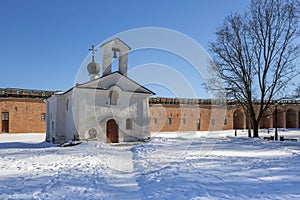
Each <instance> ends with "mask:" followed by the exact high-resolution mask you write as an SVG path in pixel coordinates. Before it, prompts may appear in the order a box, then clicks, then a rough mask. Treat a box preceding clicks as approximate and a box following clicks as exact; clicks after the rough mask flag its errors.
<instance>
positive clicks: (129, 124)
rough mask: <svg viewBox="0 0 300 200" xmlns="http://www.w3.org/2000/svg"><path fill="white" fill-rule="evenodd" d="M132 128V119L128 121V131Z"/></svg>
mask: <svg viewBox="0 0 300 200" xmlns="http://www.w3.org/2000/svg"><path fill="white" fill-rule="evenodd" d="M132 127H133V124H132V119H130V118H128V119H126V129H127V130H129V129H132Z"/></svg>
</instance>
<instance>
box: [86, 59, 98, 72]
mask: <svg viewBox="0 0 300 200" xmlns="http://www.w3.org/2000/svg"><path fill="white" fill-rule="evenodd" d="M87 70H88V72H89V74H99V72H100V65H99V64H98V63H96V62H95V61H94V60H93V61H92V62H91V63H89V64H88V66H87Z"/></svg>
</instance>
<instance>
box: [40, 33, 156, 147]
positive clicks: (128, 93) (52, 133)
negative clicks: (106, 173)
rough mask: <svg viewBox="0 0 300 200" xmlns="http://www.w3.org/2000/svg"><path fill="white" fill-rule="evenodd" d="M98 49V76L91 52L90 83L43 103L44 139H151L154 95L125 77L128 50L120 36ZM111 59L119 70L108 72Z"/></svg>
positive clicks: (110, 68)
mask: <svg viewBox="0 0 300 200" xmlns="http://www.w3.org/2000/svg"><path fill="white" fill-rule="evenodd" d="M100 47H101V48H102V76H101V77H100V76H99V73H100V65H99V64H98V63H96V62H95V60H94V55H95V50H94V48H92V62H91V63H89V64H88V66H87V70H88V73H89V76H90V81H88V82H86V83H83V84H76V86H74V87H72V88H71V89H69V90H67V91H65V92H62V93H55V94H54V95H52V96H51V97H50V98H48V99H46V100H45V101H46V104H47V133H46V141H49V142H54V143H61V142H67V141H70V140H74V139H75V140H99V141H103V142H108V143H117V142H131V141H138V140H143V139H146V138H149V137H150V127H149V103H148V98H149V97H150V96H151V95H153V94H154V93H153V92H152V91H150V90H148V89H147V88H145V87H143V86H141V85H139V84H138V83H136V82H134V81H133V80H131V79H130V78H128V77H127V69H128V67H127V66H128V51H129V50H130V47H129V46H128V45H127V44H125V43H124V42H123V41H121V40H120V39H118V38H117V39H114V40H111V41H109V42H106V43H104V44H102V45H101V46H100ZM114 59H118V70H117V71H115V72H112V63H113V60H114Z"/></svg>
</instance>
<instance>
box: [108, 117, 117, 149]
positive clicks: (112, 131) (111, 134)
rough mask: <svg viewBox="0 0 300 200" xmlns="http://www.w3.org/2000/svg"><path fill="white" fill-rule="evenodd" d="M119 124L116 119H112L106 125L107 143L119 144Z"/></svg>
mask: <svg viewBox="0 0 300 200" xmlns="http://www.w3.org/2000/svg"><path fill="white" fill-rule="evenodd" d="M118 129H119V128H118V124H117V123H116V121H115V120H114V119H110V120H108V121H107V123H106V142H107V143H118V142H119V133H118Z"/></svg>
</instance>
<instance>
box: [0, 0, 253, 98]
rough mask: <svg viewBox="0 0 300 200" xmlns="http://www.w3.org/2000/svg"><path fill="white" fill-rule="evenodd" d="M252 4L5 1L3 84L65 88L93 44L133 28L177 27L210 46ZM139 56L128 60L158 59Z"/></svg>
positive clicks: (231, 0) (225, 0) (1, 7)
mask: <svg viewBox="0 0 300 200" xmlns="http://www.w3.org/2000/svg"><path fill="white" fill-rule="evenodd" d="M248 3H249V1H246V0H187V1H183V0H182V1H176V0H163V1H161V0H151V1H141V0H128V1H121V0H113V1H100V0H81V1H79V0H72V1H71V0H63V1H62V0H51V1H50V0H48V1H46V0H26V1H23V0H0V25H1V26H0V27H1V31H0V55H1V57H0V67H1V80H0V87H17V88H30V89H46V90H66V89H68V88H70V87H72V86H73V85H74V80H75V79H76V74H77V71H78V70H79V68H80V65H81V63H82V62H83V60H84V59H85V57H86V56H87V55H88V53H89V51H88V49H89V48H90V47H91V45H92V44H94V45H98V44H100V43H101V42H102V41H104V40H106V39H107V38H109V37H111V36H112V35H115V34H117V33H119V32H122V31H126V30H129V29H134V28H142V27H163V28H168V29H173V30H176V31H178V32H181V33H183V34H186V35H187V36H189V37H191V38H193V39H194V40H196V41H197V42H198V43H199V44H201V45H202V46H203V47H204V49H206V50H208V42H209V41H212V40H213V39H214V38H215V36H214V31H215V30H216V28H217V26H219V25H220V24H221V23H222V20H223V19H224V17H225V16H226V15H228V14H229V13H230V12H236V11H240V12H242V11H243V10H244V9H245V8H246V7H247V5H248ZM129 45H130V44H129ZM155 53H157V52H151V54H152V55H155ZM135 55H139V57H138V56H134V55H132V56H131V55H129V59H133V58H135V57H136V59H138V60H139V61H138V63H139V64H143V63H144V64H147V63H149V62H153V60H151V58H150V57H149V56H143V54H142V52H141V53H136V54H135ZM158 57H161V55H158ZM163 58H164V59H172V56H170V55H166V56H163ZM178 62H179V63H180V62H181V64H183V63H184V62H183V61H178ZM178 62H177V63H178ZM170 63H171V64H169V65H172V62H170ZM171 67H172V66H171ZM190 73H193V72H192V71H191V72H190ZM187 76H188V72H187ZM187 78H188V77H187ZM195 87H197V86H195ZM163 95H164V94H163V93H162V94H159V96H163ZM197 97H201V93H199V94H197Z"/></svg>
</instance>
